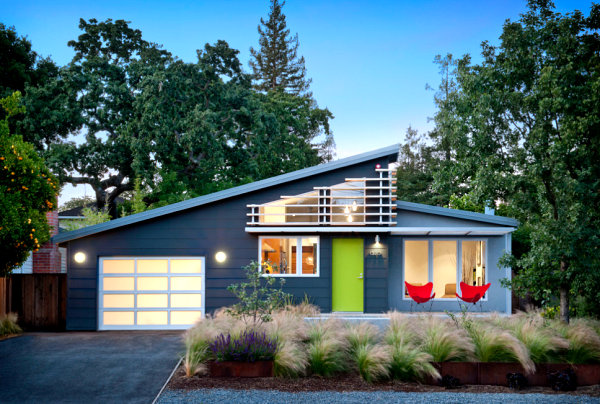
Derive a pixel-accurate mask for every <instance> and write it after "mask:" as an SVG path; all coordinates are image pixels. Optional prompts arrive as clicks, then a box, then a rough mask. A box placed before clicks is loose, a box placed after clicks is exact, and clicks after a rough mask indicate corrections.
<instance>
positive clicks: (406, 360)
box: [389, 342, 440, 381]
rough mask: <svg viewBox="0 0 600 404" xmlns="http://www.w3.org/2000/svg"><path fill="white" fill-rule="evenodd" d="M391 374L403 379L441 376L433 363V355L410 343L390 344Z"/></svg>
mask: <svg viewBox="0 0 600 404" xmlns="http://www.w3.org/2000/svg"><path fill="white" fill-rule="evenodd" d="M390 351H391V361H390V365H389V366H390V376H391V377H392V378H394V379H398V380H402V381H424V380H425V379H426V378H427V377H432V378H434V379H439V378H440V373H439V372H438V371H437V369H436V368H435V367H434V366H433V365H432V364H431V361H432V360H433V358H432V356H431V355H430V354H428V353H425V352H423V351H421V350H420V349H419V348H418V347H416V346H414V345H412V344H410V343H398V342H397V343H394V344H392V345H390Z"/></svg>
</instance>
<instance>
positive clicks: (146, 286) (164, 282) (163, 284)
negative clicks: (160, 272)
mask: <svg viewBox="0 0 600 404" xmlns="http://www.w3.org/2000/svg"><path fill="white" fill-rule="evenodd" d="M168 289H169V278H167V277H166V276H161V277H142V276H138V278H137V290H168Z"/></svg>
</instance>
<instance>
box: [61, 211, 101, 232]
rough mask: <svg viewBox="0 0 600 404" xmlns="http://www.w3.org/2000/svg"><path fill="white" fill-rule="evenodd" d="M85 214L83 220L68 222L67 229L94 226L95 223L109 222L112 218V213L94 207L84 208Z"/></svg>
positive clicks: (83, 212)
mask: <svg viewBox="0 0 600 404" xmlns="http://www.w3.org/2000/svg"><path fill="white" fill-rule="evenodd" d="M81 213H82V214H83V217H84V218H83V220H74V221H70V222H68V223H67V224H66V225H65V227H66V228H67V230H77V229H81V228H82V227H87V226H93V225H95V224H100V223H104V222H108V221H109V220H110V215H109V214H108V212H107V211H105V210H96V209H93V208H83V209H82V210H81Z"/></svg>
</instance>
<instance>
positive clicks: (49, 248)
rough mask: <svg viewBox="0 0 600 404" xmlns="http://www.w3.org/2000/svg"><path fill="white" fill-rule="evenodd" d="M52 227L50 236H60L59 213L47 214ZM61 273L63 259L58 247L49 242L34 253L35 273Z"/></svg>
mask: <svg viewBox="0 0 600 404" xmlns="http://www.w3.org/2000/svg"><path fill="white" fill-rule="evenodd" d="M46 219H47V220H48V224H49V225H50V234H51V235H52V236H54V235H56V234H58V211H52V212H48V213H46ZM58 272H61V259H60V252H59V250H58V245H56V244H52V243H50V242H47V243H46V244H44V245H42V246H41V247H40V249H39V250H38V251H36V252H34V253H33V273H34V274H36V273H58Z"/></svg>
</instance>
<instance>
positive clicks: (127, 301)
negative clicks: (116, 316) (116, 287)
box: [103, 295, 133, 309]
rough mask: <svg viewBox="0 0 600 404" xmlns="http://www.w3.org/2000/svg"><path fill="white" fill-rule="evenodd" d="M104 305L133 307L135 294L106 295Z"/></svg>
mask: <svg viewBox="0 0 600 404" xmlns="http://www.w3.org/2000/svg"><path fill="white" fill-rule="evenodd" d="M103 305H104V307H107V308H113V309H118V308H121V307H123V308H133V295H104V298H103Z"/></svg>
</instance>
